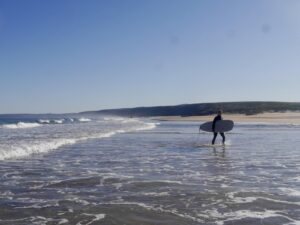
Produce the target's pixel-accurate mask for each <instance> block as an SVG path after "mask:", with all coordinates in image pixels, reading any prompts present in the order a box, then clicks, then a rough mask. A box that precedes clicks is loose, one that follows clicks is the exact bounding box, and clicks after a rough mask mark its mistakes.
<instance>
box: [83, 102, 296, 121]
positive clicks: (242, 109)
mask: <svg viewBox="0 0 300 225" xmlns="http://www.w3.org/2000/svg"><path fill="white" fill-rule="evenodd" d="M219 109H222V110H223V111H224V113H231V114H236V113H237V114H246V115H253V114H258V113H263V112H284V111H300V103H298V102H220V103H198V104H184V105H176V106H154V107H137V108H123V109H107V110H100V111H89V112H83V113H97V114H105V115H115V116H128V117H153V116H200V115H211V114H215V113H216V112H217V111H218V110H219Z"/></svg>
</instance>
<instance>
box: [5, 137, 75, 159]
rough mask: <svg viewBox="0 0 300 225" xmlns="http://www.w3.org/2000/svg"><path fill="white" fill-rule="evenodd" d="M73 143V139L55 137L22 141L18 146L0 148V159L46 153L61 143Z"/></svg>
mask: <svg viewBox="0 0 300 225" xmlns="http://www.w3.org/2000/svg"><path fill="white" fill-rule="evenodd" d="M74 143H76V140H75V139H57V140H52V141H48V142H36V143H24V144H22V145H18V146H11V148H9V149H3V150H2V149H1V150H0V160H5V159H11V158H20V157H25V156H28V155H32V154H38V153H46V152H49V151H50V150H53V149H57V148H59V147H61V146H63V145H67V144H74Z"/></svg>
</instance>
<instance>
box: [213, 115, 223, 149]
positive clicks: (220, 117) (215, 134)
mask: <svg viewBox="0 0 300 225" xmlns="http://www.w3.org/2000/svg"><path fill="white" fill-rule="evenodd" d="M218 120H223V118H222V110H219V111H218V115H217V116H216V117H215V118H214V120H213V125H212V129H213V132H214V137H213V139H212V142H211V144H212V145H214V144H215V141H216V138H217V135H218V132H215V127H216V122H217V121H218ZM220 135H221V136H222V138H223V141H222V142H223V145H224V144H225V134H224V133H222V132H220Z"/></svg>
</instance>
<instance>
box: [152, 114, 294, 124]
mask: <svg viewBox="0 0 300 225" xmlns="http://www.w3.org/2000/svg"><path fill="white" fill-rule="evenodd" d="M214 116H215V115H209V116H188V117H181V116H160V117H152V119H153V120H158V121H210V120H212V119H213V118H214ZM223 119H228V120H233V121H235V122H241V123H280V124H281V123H282V124H300V112H284V113H262V114H256V115H244V114H226V113H224V114H223Z"/></svg>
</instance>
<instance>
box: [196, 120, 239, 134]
mask: <svg viewBox="0 0 300 225" xmlns="http://www.w3.org/2000/svg"><path fill="white" fill-rule="evenodd" d="M212 125H213V122H212V121H211V122H206V123H203V124H201V125H200V130H203V131H206V132H213V129H212ZM233 126H234V123H233V121H232V120H218V121H217V122H216V126H215V132H228V131H230V130H232V128H233Z"/></svg>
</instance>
